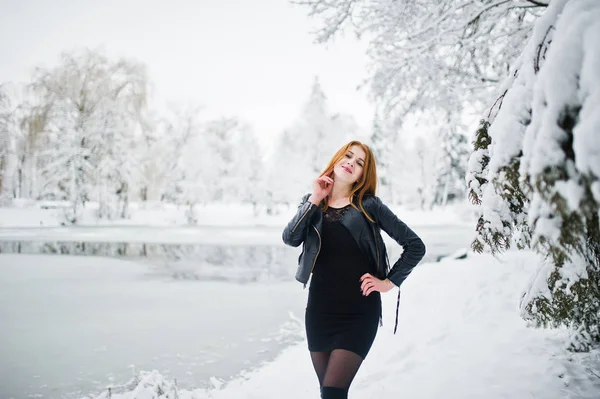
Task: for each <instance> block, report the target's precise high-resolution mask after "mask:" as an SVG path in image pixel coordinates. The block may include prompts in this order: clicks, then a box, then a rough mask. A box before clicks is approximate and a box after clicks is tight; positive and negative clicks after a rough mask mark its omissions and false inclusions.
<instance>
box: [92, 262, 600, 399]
mask: <svg viewBox="0 0 600 399" xmlns="http://www.w3.org/2000/svg"><path fill="white" fill-rule="evenodd" d="M539 261H540V259H539V257H538V256H537V255H535V254H533V253H531V252H520V253H516V252H509V253H508V254H506V255H505V256H504V257H503V258H502V259H494V258H493V257H491V256H490V255H473V254H469V258H468V259H467V260H445V261H443V262H440V263H438V264H423V265H421V266H420V267H418V268H417V269H415V271H414V272H413V274H412V275H411V277H410V278H409V279H408V280H407V281H406V283H405V285H404V286H403V296H402V302H401V308H400V320H399V330H398V334H397V335H393V334H392V331H391V330H392V323H391V320H392V316H393V311H394V305H395V295H393V294H390V295H384V326H383V327H382V328H380V330H379V333H378V337H377V338H376V340H375V344H374V345H373V348H372V350H371V352H370V354H369V356H368V357H367V359H366V361H365V362H364V364H363V366H362V368H361V370H360V371H359V374H358V375H357V377H356V379H355V381H354V383H353V385H352V387H351V390H350V397H352V398H356V399H360V398H365V399H366V398H375V397H385V398H393V397H406V398H411V399H426V398H436V399H437V398H448V399H453V398H461V399H465V398H467V399H468V398H483V397H485V398H544V399H552V398H588V399H592V398H598V395H599V394H600V378H598V377H596V376H594V373H595V374H599V372H600V370H599V369H600V350H598V349H596V350H593V351H591V352H590V353H571V352H568V351H566V349H565V347H564V344H565V340H566V339H567V338H568V332H567V331H566V330H564V329H555V330H553V329H548V330H542V329H534V328H529V327H527V326H526V323H525V322H524V321H523V320H522V319H521V318H520V317H519V313H518V311H517V309H518V302H519V297H520V296H521V294H522V292H523V289H524V288H525V287H526V285H527V284H525V283H526V282H527V280H528V278H529V277H530V276H531V274H532V272H534V271H535V269H536V265H537V264H538V263H539ZM442 281H443V284H441V283H440V282H442ZM431 287H435V289H431ZM136 378H137V379H138V380H137V381H139V383H137V384H136V381H132V382H131V385H132V386H135V390H133V391H132V390H131V389H121V390H119V392H118V393H116V392H113V393H112V398H114V399H134V398H135V399H149V398H165V399H166V398H173V397H175V396H174V393H175V391H176V392H177V397H178V398H181V399H188V398H189V399H192V398H193V399H208V398H210V399H230V398H231V399H234V398H235V399H259V398H260V399H262V398H281V397H285V398H287V399H295V398H298V399H300V398H302V399H304V398H311V397H313V398H317V397H318V396H319V394H318V382H317V380H316V377H315V376H314V372H313V369H312V365H311V364H310V359H309V356H308V352H307V349H306V343H305V342H304V341H302V342H300V343H298V344H295V345H292V346H290V347H288V348H287V349H285V350H284V351H283V352H282V353H281V354H280V355H279V356H277V357H276V358H275V359H274V360H273V361H272V362H269V363H267V364H266V365H264V366H263V367H261V368H259V369H256V370H252V371H247V372H242V373H241V374H240V375H238V376H237V377H235V378H233V379H232V380H229V381H223V380H221V379H213V381H214V386H213V387H212V388H202V389H200V388H198V389H192V390H186V389H181V388H178V387H176V386H175V385H174V380H173V379H172V378H166V377H163V376H162V375H161V374H160V372H159V371H157V370H155V371H149V372H141V373H140V374H139V375H137V376H136ZM158 387H160V390H159V389H158ZM156 392H163V394H157V393H156ZM93 397H95V398H96V399H101V398H105V397H106V392H103V393H99V394H98V395H97V396H93Z"/></svg>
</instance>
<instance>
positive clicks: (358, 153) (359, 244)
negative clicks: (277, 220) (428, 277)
mask: <svg viewBox="0 0 600 399" xmlns="http://www.w3.org/2000/svg"><path fill="white" fill-rule="evenodd" d="M376 186H377V173H376V169H375V158H374V157H373V153H372V152H371V149H370V148H369V147H368V146H367V145H365V144H363V143H361V142H359V141H351V142H350V143H348V144H346V145H345V146H343V147H342V148H340V149H339V150H338V151H337V153H336V154H335V155H334V156H333V158H332V159H331V161H330V162H329V165H328V166H327V168H325V170H324V172H323V173H322V174H321V175H320V176H319V177H318V178H317V179H316V180H315V182H314V184H313V192H312V194H307V195H305V196H304V197H303V198H302V201H301V203H300V206H299V207H298V211H297V213H296V215H295V216H294V217H293V218H292V220H291V221H290V222H289V223H288V225H287V226H286V227H285V229H284V231H283V234H282V238H283V241H284V243H285V244H287V245H291V246H294V247H297V246H299V245H300V244H302V253H301V254H300V258H299V261H298V271H297V273H296V279H297V280H298V281H300V282H301V283H303V284H304V286H305V287H306V283H307V282H308V279H309V277H310V275H311V274H312V278H311V279H310V287H309V295H308V303H307V306H306V315H305V322H306V336H307V340H308V349H309V351H310V356H311V359H312V363H313V366H314V369H315V372H316V374H317V378H318V379H319V385H320V387H321V397H322V398H325V399H337V398H347V397H348V388H349V387H350V384H351V383H352V380H353V379H354V376H355V375H356V373H357V372H358V369H359V367H360V365H361V363H362V361H363V360H364V359H365V357H366V356H367V354H368V352H369V350H370V348H371V345H372V344H373V340H374V339H375V335H376V334H377V328H378V323H379V322H380V321H381V296H380V293H384V292H388V291H390V290H391V289H392V288H394V287H399V286H400V284H402V282H403V281H404V280H405V279H406V277H407V276H408V274H409V273H410V272H411V271H412V269H413V268H414V267H415V266H416V265H417V264H418V263H419V261H420V260H421V259H422V258H423V256H424V255H425V245H424V244H423V241H422V240H421V239H420V238H419V237H418V236H417V235H416V234H415V233H414V232H413V231H412V230H411V229H410V228H408V226H406V224H404V223H403V222H402V221H400V220H399V219H398V218H397V217H396V215H394V213H393V212H391V211H390V210H389V208H388V207H387V206H386V205H384V204H383V203H382V202H381V200H380V199H379V198H377V197H376V196H375V190H376ZM380 229H383V230H384V231H385V232H386V233H387V234H388V235H389V236H390V237H392V238H393V239H394V240H395V241H396V242H398V244H400V245H401V246H402V247H403V248H404V252H403V253H402V256H401V257H400V259H399V260H398V261H397V262H396V263H395V264H394V267H392V268H391V270H390V268H389V264H388V259H387V254H386V248H385V244H384V242H383V240H382V237H381V234H380ZM399 299H400V296H399V293H398V300H399ZM397 323H398V309H397V308H396V326H397ZM395 332H396V331H395V328H394V333H395Z"/></svg>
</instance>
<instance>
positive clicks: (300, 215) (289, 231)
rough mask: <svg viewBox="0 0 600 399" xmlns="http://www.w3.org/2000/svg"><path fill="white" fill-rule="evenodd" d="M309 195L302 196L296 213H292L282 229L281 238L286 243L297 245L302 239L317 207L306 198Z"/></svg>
mask: <svg viewBox="0 0 600 399" xmlns="http://www.w3.org/2000/svg"><path fill="white" fill-rule="evenodd" d="M309 197H310V194H306V195H305V196H304V197H302V200H301V201H300V205H298V211H297V212H296V215H294V217H293V218H292V220H290V221H289V222H288V224H287V226H285V228H284V229H283V234H282V235H281V238H282V239H283V242H284V243H285V244H286V245H289V246H292V247H297V246H299V245H300V244H302V242H303V241H304V237H305V233H306V228H307V227H308V225H309V221H310V219H311V217H312V215H313V214H314V213H315V211H316V210H317V208H318V207H317V205H315V204H313V203H312V202H310V201H309V200H308V198H309Z"/></svg>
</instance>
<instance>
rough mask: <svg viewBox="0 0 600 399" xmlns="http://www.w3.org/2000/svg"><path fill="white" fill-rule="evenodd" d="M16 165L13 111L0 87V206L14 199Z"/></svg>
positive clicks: (8, 98)
mask: <svg viewBox="0 0 600 399" xmlns="http://www.w3.org/2000/svg"><path fill="white" fill-rule="evenodd" d="M16 163H17V162H16V150H15V123H14V109H13V106H12V101H11V98H10V94H9V93H8V91H7V90H6V87H5V86H0V206H1V205H8V204H10V203H11V201H12V199H13V197H14V181H15V176H14V174H15V169H16V167H15V166H16Z"/></svg>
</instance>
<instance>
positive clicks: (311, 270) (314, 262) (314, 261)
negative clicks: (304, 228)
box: [304, 225, 321, 288]
mask: <svg viewBox="0 0 600 399" xmlns="http://www.w3.org/2000/svg"><path fill="white" fill-rule="evenodd" d="M312 227H313V229H315V231H316V232H317V235H318V236H319V249H318V250H317V256H315V260H313V264H312V267H311V268H310V273H309V274H308V275H309V276H310V275H311V274H312V272H313V270H314V269H315V264H316V263H317V258H318V257H319V252H321V234H320V233H319V230H317V228H316V227H315V226H314V225H313V226H312ZM304 288H306V283H304Z"/></svg>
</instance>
